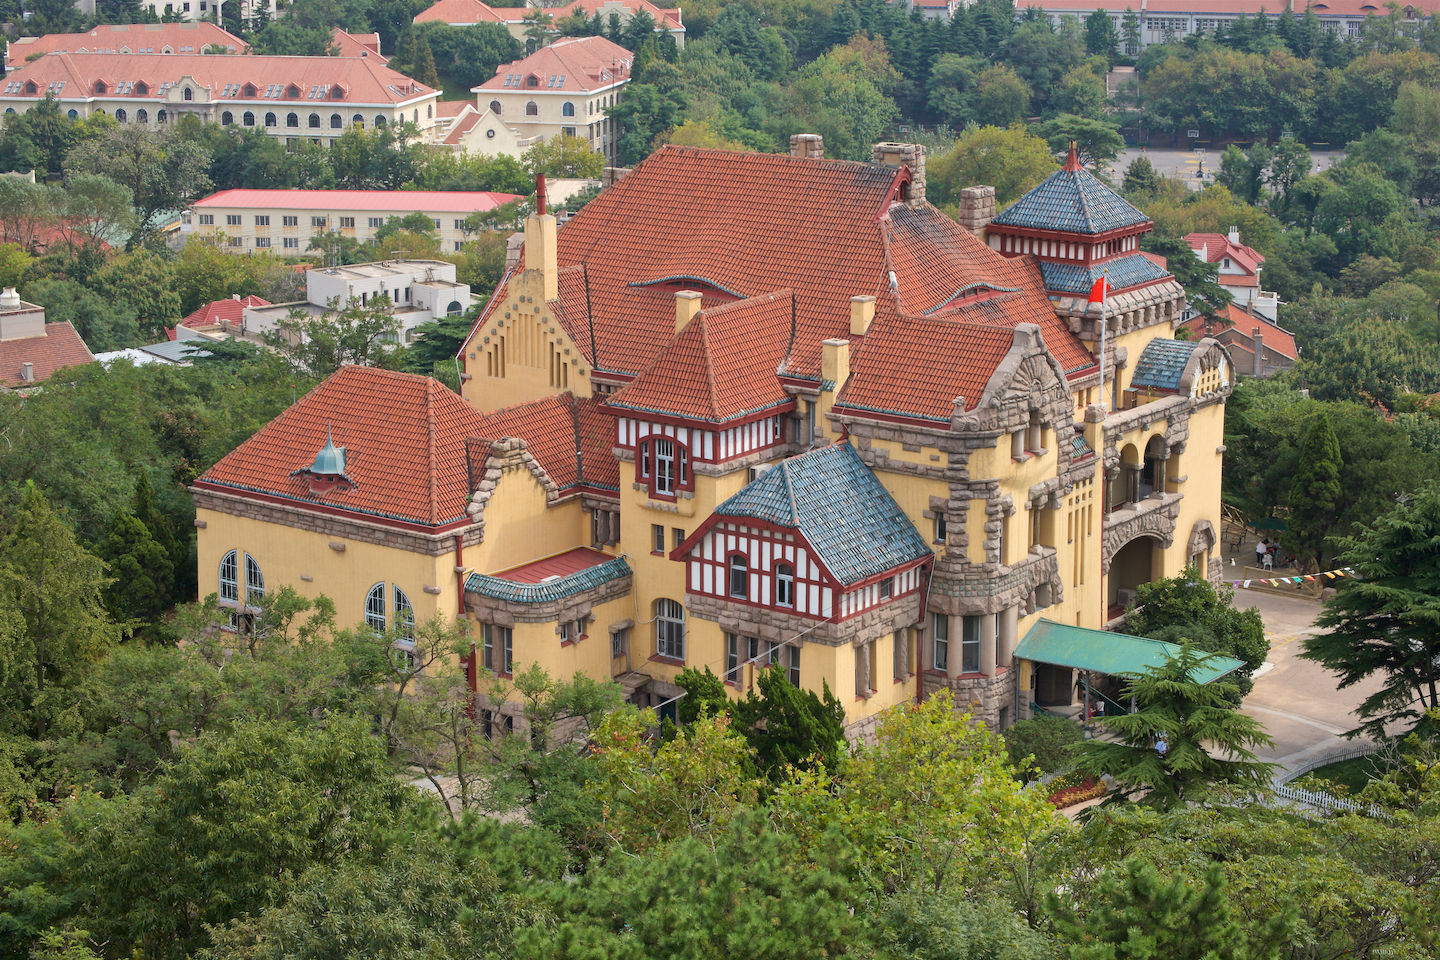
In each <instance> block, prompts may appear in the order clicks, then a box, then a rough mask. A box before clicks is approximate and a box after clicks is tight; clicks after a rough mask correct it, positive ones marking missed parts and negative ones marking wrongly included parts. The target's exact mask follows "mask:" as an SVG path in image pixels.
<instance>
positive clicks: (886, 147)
mask: <svg viewBox="0 0 1440 960" xmlns="http://www.w3.org/2000/svg"><path fill="white" fill-rule="evenodd" d="M870 162H871V163H873V164H876V165H877V166H878V165H881V164H883V165H885V166H887V167H900V166H905V167H909V168H910V187H909V190H908V193H907V195H906V196H905V197H904V198H903V199H904V201H905V203H906V204H908V205H909V206H912V207H919V206H921V205H922V204H924V202H925V148H924V147H923V146H921V145H920V144H918V143H877V144H875V145H874V146H872V147H871V148H870Z"/></svg>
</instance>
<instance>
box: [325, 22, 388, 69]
mask: <svg viewBox="0 0 1440 960" xmlns="http://www.w3.org/2000/svg"><path fill="white" fill-rule="evenodd" d="M330 42H331V43H332V44H334V45H335V46H336V47H338V48H339V49H340V54H339V55H340V56H342V57H374V58H376V59H377V60H379V61H380V62H381V63H389V62H390V58H389V57H387V56H384V55H382V54H381V53H380V34H378V33H346V32H345V31H344V30H341V29H340V28H339V27H335V28H334V29H332V30H331V31H330Z"/></svg>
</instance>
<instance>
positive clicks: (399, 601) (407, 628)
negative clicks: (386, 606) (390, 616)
mask: <svg viewBox="0 0 1440 960" xmlns="http://www.w3.org/2000/svg"><path fill="white" fill-rule="evenodd" d="M390 590H391V593H392V595H393V599H394V601H395V629H396V630H397V631H399V634H400V639H402V640H408V641H410V642H411V643H414V642H415V608H414V607H412V606H410V598H409V597H407V596H406V595H405V591H404V590H401V589H400V588H399V587H397V586H395V585H394V584H393V583H392V584H391V585H390Z"/></svg>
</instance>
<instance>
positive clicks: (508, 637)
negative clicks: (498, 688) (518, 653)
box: [495, 627, 515, 677]
mask: <svg viewBox="0 0 1440 960" xmlns="http://www.w3.org/2000/svg"><path fill="white" fill-rule="evenodd" d="M495 632H496V633H498V634H499V635H500V636H499V638H498V640H499V645H500V672H501V673H503V674H505V676H507V677H508V676H510V675H511V674H512V673H514V672H515V634H514V633H512V632H511V630H510V628H509V627H496V628H495Z"/></svg>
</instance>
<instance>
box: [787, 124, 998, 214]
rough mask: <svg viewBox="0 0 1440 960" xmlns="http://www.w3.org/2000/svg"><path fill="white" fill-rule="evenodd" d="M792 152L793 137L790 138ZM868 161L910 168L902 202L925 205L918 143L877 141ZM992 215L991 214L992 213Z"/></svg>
mask: <svg viewBox="0 0 1440 960" xmlns="http://www.w3.org/2000/svg"><path fill="white" fill-rule="evenodd" d="M790 142H791V148H790V149H791V152H792V153H793V152H794V149H795V148H794V142H795V138H794V137H791V138H790ZM870 162H871V163H875V164H884V165H885V166H887V167H900V166H904V167H909V168H910V190H909V196H908V197H906V198H905V199H904V201H903V202H904V203H905V204H906V205H907V206H911V207H917V208H918V207H922V206H924V205H925V147H924V146H922V145H921V144H918V143H877V144H874V145H873V146H871V148H870ZM992 215H993V214H992Z"/></svg>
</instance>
